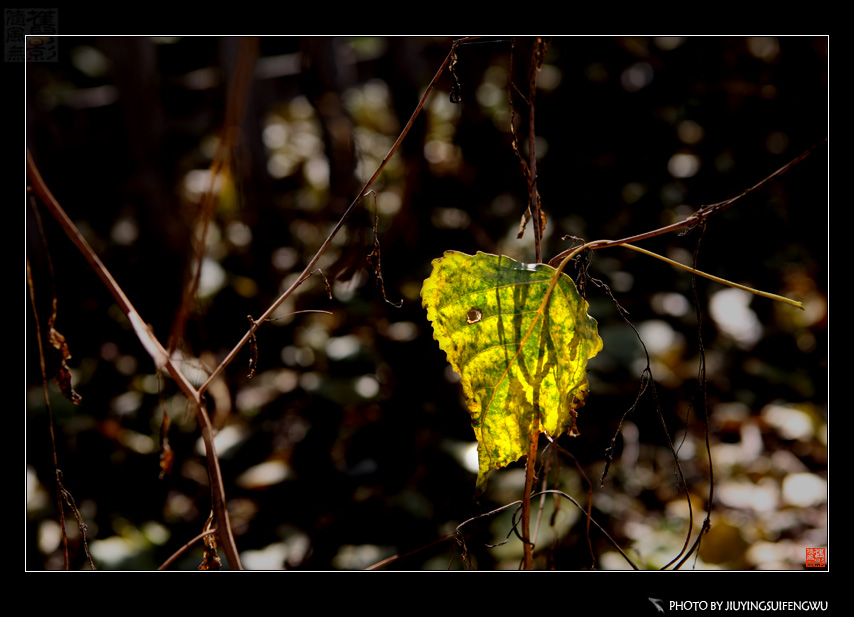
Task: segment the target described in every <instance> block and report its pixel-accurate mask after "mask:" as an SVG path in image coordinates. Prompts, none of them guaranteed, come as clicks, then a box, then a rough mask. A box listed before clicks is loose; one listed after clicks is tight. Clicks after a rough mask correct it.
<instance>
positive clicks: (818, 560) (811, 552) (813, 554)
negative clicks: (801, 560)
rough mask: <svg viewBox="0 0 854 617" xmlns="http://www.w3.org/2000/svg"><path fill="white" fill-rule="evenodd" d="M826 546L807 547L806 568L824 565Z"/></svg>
mask: <svg viewBox="0 0 854 617" xmlns="http://www.w3.org/2000/svg"><path fill="white" fill-rule="evenodd" d="M826 557H827V549H826V548H808V549H807V560H806V565H807V567H808V568H823V567H824V566H825V565H826Z"/></svg>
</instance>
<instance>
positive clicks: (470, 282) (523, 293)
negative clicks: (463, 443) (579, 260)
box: [421, 251, 602, 492]
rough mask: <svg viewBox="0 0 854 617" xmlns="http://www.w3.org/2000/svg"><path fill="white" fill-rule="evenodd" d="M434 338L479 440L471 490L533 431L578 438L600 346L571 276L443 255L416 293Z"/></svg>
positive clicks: (497, 259)
mask: <svg viewBox="0 0 854 617" xmlns="http://www.w3.org/2000/svg"><path fill="white" fill-rule="evenodd" d="M421 297H422V300H423V305H424V308H426V309H427V319H429V320H430V321H431V322H432V324H433V336H434V338H435V339H436V340H437V341H438V342H439V347H441V348H442V350H443V351H444V352H445V353H446V354H447V357H448V362H449V363H450V364H451V367H452V368H453V369H454V370H455V371H456V372H457V373H459V375H460V377H461V382H462V386H463V392H464V394H465V397H466V403H467V405H468V408H469V413H470V414H471V417H472V426H473V427H474V432H475V436H476V437H477V441H478V461H479V467H480V469H479V472H478V478H477V491H478V492H482V491H483V489H484V488H485V487H486V480H487V477H488V475H489V472H490V471H491V470H492V469H498V468H500V467H504V466H506V465H508V464H510V463H512V462H514V461H517V460H519V459H520V458H521V457H522V456H524V455H526V454H528V449H529V445H530V443H531V440H532V439H533V438H535V437H536V436H537V435H539V433H541V432H545V433H546V434H548V435H550V436H552V437H554V438H556V437H558V436H559V435H561V434H562V433H563V432H564V431H566V432H567V433H569V434H570V435H577V434H578V429H577V428H576V424H575V421H576V417H577V415H578V414H577V411H576V410H577V409H578V408H579V407H581V406H582V405H583V404H584V399H585V398H586V396H587V360H589V359H590V358H592V357H593V356H595V355H596V354H597V353H598V352H599V350H601V349H602V339H600V338H599V334H598V332H597V328H596V320H595V319H593V318H592V317H590V316H589V315H588V314H587V308H588V307H587V301H586V300H585V299H584V298H582V297H581V295H580V294H579V293H578V290H577V289H576V287H575V283H573V282H572V279H571V278H569V277H568V276H566V275H565V274H562V273H558V272H557V270H555V269H554V268H552V267H550V266H546V265H542V264H538V265H529V264H523V263H519V262H517V261H514V260H512V259H510V258H509V257H503V256H499V255H489V254H486V253H478V254H477V255H474V256H471V255H465V254H463V253H457V252H454V251H448V252H446V253H445V255H444V256H443V257H440V258H439V259H436V260H434V261H433V273H432V274H431V275H430V278H428V279H427V280H426V281H424V286H423V287H422V289H421Z"/></svg>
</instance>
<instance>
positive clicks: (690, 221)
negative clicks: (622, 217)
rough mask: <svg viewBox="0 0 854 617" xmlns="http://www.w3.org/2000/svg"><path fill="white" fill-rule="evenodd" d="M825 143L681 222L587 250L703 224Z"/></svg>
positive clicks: (600, 242) (555, 261) (554, 259)
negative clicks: (733, 195)
mask: <svg viewBox="0 0 854 617" xmlns="http://www.w3.org/2000/svg"><path fill="white" fill-rule="evenodd" d="M825 143H827V138H826V137H825V138H824V139H823V140H821V141H820V142H818V143H817V144H815V145H814V146H812V147H810V148H808V149H807V150H805V151H804V152H803V153H801V154H800V155H798V156H797V157H795V158H794V159H792V160H791V161H789V162H788V163H786V164H785V165H783V166H782V167H780V168H779V169H778V170H777V171H775V172H774V173H772V174H770V175H769V176H766V177H765V178H763V179H762V180H760V181H759V182H757V183H756V184H754V185H753V186H751V187H750V188H748V189H746V190H744V191H742V192H741V193H739V194H738V195H736V196H735V197H731V198H729V199H725V200H724V201H719V202H717V203H714V204H709V205H707V206H701V207H700V208H699V209H698V210H697V211H696V212H694V213H693V214H692V215H691V216H689V217H687V218H685V219H683V220H681V221H677V222H676V223H672V224H670V225H665V226H664V227H659V228H658V229H653V230H652V231H647V232H644V233H641V234H637V235H634V236H629V237H627V238H622V239H620V240H595V241H593V242H589V243H587V248H589V249H600V248H608V247H610V246H619V245H623V244H630V243H634V242H639V241H641V240H646V239H647V238H653V237H655V236H661V235H664V234H667V233H671V232H674V231H678V230H680V229H683V228H685V227H688V228H693V227H695V226H697V225H699V224H701V223H703V222H704V221H705V220H706V219H708V218H709V217H710V216H712V215H713V214H719V213H720V212H723V211H724V210H727V209H728V208H731V207H732V206H733V205H734V204H735V203H736V202H737V201H739V200H740V199H742V198H743V197H746V196H747V195H749V194H750V193H752V192H753V191H755V190H757V189H758V188H760V187H761V186H763V185H765V184H767V183H768V182H770V181H771V180H773V179H774V178H777V177H779V176H781V175H782V174H784V173H786V172H787V171H789V170H790V169H791V168H792V167H794V166H795V165H797V164H798V163H800V162H801V161H803V160H804V159H805V158H807V157H808V156H809V155H811V154H812V153H813V152H814V151H815V150H816V149H817V148H818V147H819V146H821V145H823V144H825ZM574 250H575V247H570V248H568V249H566V250H565V251H562V252H561V253H558V254H557V255H555V256H554V257H552V258H551V260H549V265H550V266H552V267H554V266H555V264H559V263H560V262H561V261H562V260H563V259H564V258H565V257H566V256H567V255H568V254H569V253H571V252H573V251H574Z"/></svg>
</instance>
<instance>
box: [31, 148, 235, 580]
mask: <svg viewBox="0 0 854 617" xmlns="http://www.w3.org/2000/svg"><path fill="white" fill-rule="evenodd" d="M27 175H28V177H29V179H30V184H31V185H32V187H33V191H34V192H35V194H36V195H37V196H38V197H39V199H40V200H41V202H42V203H43V204H44V205H45V207H46V208H47V209H48V211H49V212H50V213H51V215H52V216H53V217H54V218H55V219H56V221H57V222H58V223H59V225H60V227H62V229H63V231H64V232H65V233H66V235H67V236H68V237H69V239H70V240H71V241H72V242H73V243H74V245H75V246H76V247H77V248H78V250H79V251H80V252H81V253H82V254H83V257H84V258H85V259H86V261H87V262H89V265H90V266H91V268H92V270H94V271H95V273H96V274H97V275H98V277H99V278H100V279H101V281H102V282H103V283H104V285H105V286H106V287H107V289H108V290H109V291H110V293H111V294H112V296H113V298H114V299H115V300H116V302H117V303H118V305H119V308H120V309H121V310H122V312H123V313H124V314H125V316H126V317H127V318H128V320H130V323H131V325H132V326H133V329H134V331H135V332H136V335H137V337H138V338H139V340H140V342H141V343H142V345H143V347H145V350H146V351H147V352H148V353H149V355H151V357H152V359H153V360H154V364H155V366H157V369H158V370H159V371H160V370H166V371H167V372H168V373H169V375H170V376H171V377H172V379H174V380H175V382H176V383H177V384H178V387H179V388H180V389H181V391H182V392H183V393H184V395H185V396H186V397H187V398H188V399H190V400H191V401H192V402H193V409H194V411H195V414H196V419H197V421H198V423H199V426H200V427H201V433H202V440H203V441H204V444H205V455H206V458H207V466H208V475H209V476H210V481H211V493H212V496H213V507H214V512H215V513H216V520H217V523H218V530H217V535H218V536H219V538H220V540H221V542H222V545H223V550H224V551H225V554H226V559H228V563H229V564H230V565H231V567H232V568H234V569H236V570H240V569H242V566H241V564H240V557H239V555H238V553H237V546H236V544H235V542H234V535H233V534H232V531H231V523H230V521H229V518H228V510H227V509H226V505H225V504H226V501H225V487H224V485H223V480H222V472H221V470H220V467H219V458H218V457H217V454H216V449H215V447H214V442H213V428H212V426H211V421H210V418H209V416H208V413H207V411H206V409H205V406H204V403H203V402H202V397H201V393H200V392H199V391H197V390H196V389H195V388H194V387H193V385H192V384H191V383H190V382H189V381H188V380H187V378H186V377H185V376H184V374H183V373H182V372H181V371H180V370H179V369H178V367H177V366H176V365H175V364H174V363H173V362H172V359H171V358H170V356H169V354H168V353H167V352H166V349H164V347H163V345H161V344H160V341H158V340H157V338H156V337H155V336H154V334H153V333H152V332H151V330H150V329H149V327H148V326H147V325H146V324H145V322H144V321H143V320H142V317H140V315H139V313H138V312H137V311H136V309H135V308H134V306H133V304H132V303H131V301H130V300H129V299H128V297H127V296H126V295H125V293H124V291H123V290H122V288H121V287H120V286H119V284H118V283H117V282H116V280H115V279H114V278H113V276H112V274H110V271H109V270H108V269H107V267H106V266H105V265H104V263H103V262H102V261H101V259H100V258H99V257H98V255H97V254H96V253H95V251H94V250H92V247H91V246H89V243H88V242H87V241H86V239H85V238H84V237H83V234H81V233H80V230H79V229H77V226H76V225H74V223H73V222H72V221H71V219H70V218H69V217H68V215H67V214H66V213H65V210H63V208H62V206H60V205H59V202H58V201H57V200H56V198H55V197H54V196H53V193H51V191H50V189H48V187H47V185H46V184H45V182H44V180H43V179H42V177H41V174H40V173H39V170H38V168H37V167H36V164H35V162H33V159H32V156H31V155H30V151H29V150H27Z"/></svg>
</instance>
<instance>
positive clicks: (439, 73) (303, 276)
mask: <svg viewBox="0 0 854 617" xmlns="http://www.w3.org/2000/svg"><path fill="white" fill-rule="evenodd" d="M469 40H473V38H466V39H458V40H456V41H454V43H453V46H452V47H451V51H450V52H449V53H448V55H447V57H446V58H445V61H444V62H443V63H442V65H441V66H440V67H439V70H438V71H437V72H436V75H435V76H434V77H433V80H432V81H431V82H430V84H429V85H428V86H427V89H426V91H425V92H424V94H423V95H422V97H421V100H420V101H419V102H418V106H417V107H416V108H415V111H414V112H413V113H412V116H411V117H410V118H409V121H408V122H407V123H406V125H405V126H404V127H403V131H401V133H400V135H399V136H398V138H397V139H396V140H395V142H394V144H392V146H391V148H390V149H389V151H388V154H386V156H385V158H384V159H383V160H382V162H381V163H380V165H379V167H377V169H376V171H375V172H374V173H373V175H372V176H371V177H370V178H369V179H368V180H367V182H365V184H364V186H363V187H362V190H360V191H359V194H358V195H357V196H356V198H355V199H354V200H353V201H352V202H351V203H350V205H349V206H347V209H346V210H345V211H344V214H343V215H342V216H341V218H340V219H339V221H338V223H337V224H336V225H335V227H334V228H333V229H332V231H331V232H330V233H329V236H328V237H327V238H326V240H324V242H323V244H322V245H321V246H320V248H319V249H318V250H317V253H315V254H314V257H312V258H311V260H310V261H309V262H308V264H307V265H306V266H305V269H303V271H302V274H300V276H299V277H298V278H297V280H296V281H295V282H294V283H293V284H292V285H291V286H290V287H288V289H287V290H285V292H284V293H283V294H282V295H281V296H279V298H278V299H277V300H276V301H275V302H273V304H271V305H270V307H269V308H268V309H267V310H266V311H265V312H264V314H263V315H261V317H259V318H258V319H257V320H255V322H254V323H253V324H252V326H250V328H249V330H248V331H247V332H246V334H244V335H243V338H241V339H240V341H239V342H238V343H237V345H235V346H234V349H232V350H231V351H230V352H229V353H228V355H227V356H226V357H225V359H223V361H222V362H221V363H220V364H219V366H217V367H216V369H214V371H213V373H212V374H211V376H210V377H209V378H208V380H207V381H206V382H205V383H204V384H203V385H202V387H201V388H199V392H200V393H204V392H205V391H206V390H207V389H208V387H209V386H210V385H211V383H213V380H214V379H216V378H217V377H218V376H219V375H220V373H222V371H223V370H225V368H226V367H227V366H228V365H229V364H231V362H232V361H233V360H234V358H235V357H236V356H237V354H238V352H239V351H240V350H241V349H242V348H243V346H244V345H246V343H247V342H249V340H250V339H251V338H252V335H253V334H254V333H255V331H256V330H257V329H258V326H259V325H260V324H262V323H263V322H264V321H266V320H267V319H269V318H270V316H271V315H272V314H273V312H274V311H275V310H276V309H277V308H278V307H279V306H280V305H281V304H282V302H284V301H285V300H287V299H288V297H290V295H291V294H293V293H294V292H295V291H296V290H297V288H298V287H299V286H300V285H302V284H303V282H304V281H305V280H306V279H307V278H308V277H309V276H311V273H312V271H313V270H314V267H315V265H316V264H317V262H318V261H319V260H320V257H321V256H322V255H323V253H325V252H326V249H327V248H328V247H329V245H330V244H331V243H332V240H333V239H334V238H335V236H336V235H337V234H338V232H339V231H340V230H341V228H342V227H343V226H344V223H345V222H346V221H347V219H348V218H350V214H352V212H353V210H354V209H355V208H356V206H357V205H358V204H359V202H361V201H362V199H363V198H364V197H365V195H366V194H367V193H368V192H369V190H370V188H371V186H372V185H373V183H374V182H375V181H376V179H377V178H378V177H379V175H380V173H382V171H383V169H385V166H386V164H387V163H388V161H389V160H390V159H391V157H392V156H394V154H395V152H397V149H398V148H399V147H400V144H401V143H402V142H403V139H404V138H405V137H406V135H407V134H408V133H409V130H410V129H411V128H412V125H413V123H414V122H415V119H416V118H417V117H418V115H419V114H420V113H421V109H422V108H423V107H424V104H425V103H426V102H427V97H428V96H429V95H430V92H432V91H433V88H434V87H435V86H436V83H438V81H439V78H440V77H441V76H442V74H443V73H444V72H445V69H447V68H448V65H449V64H450V62H451V60H452V58H453V57H454V54H455V53H456V50H457V47H458V46H459V44H460V43H463V42H466V41H469Z"/></svg>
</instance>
